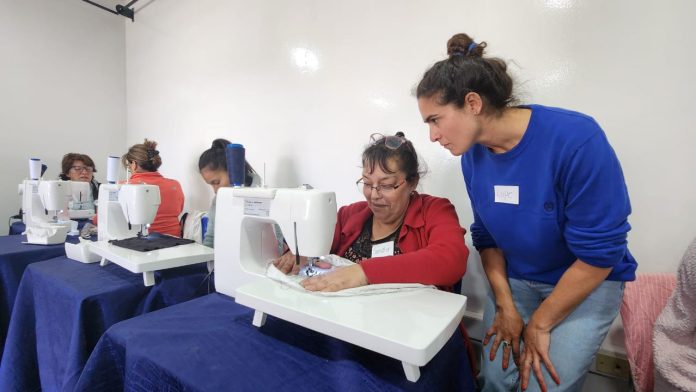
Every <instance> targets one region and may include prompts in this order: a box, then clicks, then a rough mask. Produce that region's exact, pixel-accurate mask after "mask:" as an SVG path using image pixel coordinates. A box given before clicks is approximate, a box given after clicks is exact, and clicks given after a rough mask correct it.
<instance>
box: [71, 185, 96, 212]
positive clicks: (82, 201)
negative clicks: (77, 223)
mask: <svg viewBox="0 0 696 392" xmlns="http://www.w3.org/2000/svg"><path fill="white" fill-rule="evenodd" d="M70 195H71V197H70V199H69V200H68V216H69V217H70V219H89V218H91V217H93V216H94V200H93V198H92V188H91V186H90V183H89V182H84V181H70ZM85 206H87V208H85Z"/></svg>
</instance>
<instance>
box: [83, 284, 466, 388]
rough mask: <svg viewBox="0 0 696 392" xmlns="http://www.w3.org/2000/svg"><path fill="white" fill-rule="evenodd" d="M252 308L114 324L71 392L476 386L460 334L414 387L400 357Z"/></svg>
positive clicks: (168, 313)
mask: <svg viewBox="0 0 696 392" xmlns="http://www.w3.org/2000/svg"><path fill="white" fill-rule="evenodd" d="M252 316H253V311H252V310H251V309H249V308H246V307H244V306H241V305H239V304H237V303H236V302H234V300H233V299H231V298H229V297H227V296H224V295H222V294H217V293H214V294H210V295H207V296H204V297H201V298H198V299H195V300H192V301H189V302H186V303H182V304H179V305H176V306H172V307H169V308H166V309H162V310H159V311H157V312H153V313H149V314H146V315H143V316H140V317H136V318H132V319H130V320H126V321H123V322H120V323H118V324H116V325H114V326H113V327H111V328H110V329H109V330H108V331H107V332H106V333H105V334H104V336H102V338H101V340H100V341H99V343H98V344H97V347H96V348H95V349H94V351H93V352H92V355H91V356H90V358H89V361H88V362H87V365H86V366H85V369H84V371H83V372H82V375H81V376H80V379H79V381H78V384H77V388H76V390H77V391H100V392H102V391H122V390H127V391H148V392H150V391H335V390H340V391H360V392H364V391H397V390H419V391H473V390H475V389H474V380H473V376H472V373H471V368H470V366H469V361H468V357H467V354H466V349H465V345H464V340H463V338H462V336H461V333H460V332H459V331H458V330H457V331H455V333H454V334H453V336H452V338H450V340H449V342H448V343H447V344H446V345H445V346H444V348H443V349H442V350H441V351H440V352H439V353H438V354H437V355H436V356H435V357H434V358H433V359H432V361H430V362H429V363H428V364H427V365H426V366H425V367H423V368H421V378H420V379H419V380H418V382H417V383H411V382H409V381H408V380H406V378H405V376H404V371H403V368H402V366H401V362H399V361H397V360H395V359H393V358H389V357H386V356H383V355H381V354H377V353H375V352H372V351H369V350H365V349H363V348H360V347H357V346H354V345H352V344H349V343H345V342H343V341H340V340H337V339H334V338H331V337H328V336H325V335H322V334H320V333H317V332H314V331H311V330H309V329H306V328H303V327H300V326H296V325H294V324H291V323H288V322H286V321H283V320H280V319H277V318H274V317H272V316H268V319H267V321H266V324H265V325H264V326H263V327H262V328H256V327H254V326H253V325H252V324H251V320H252Z"/></svg>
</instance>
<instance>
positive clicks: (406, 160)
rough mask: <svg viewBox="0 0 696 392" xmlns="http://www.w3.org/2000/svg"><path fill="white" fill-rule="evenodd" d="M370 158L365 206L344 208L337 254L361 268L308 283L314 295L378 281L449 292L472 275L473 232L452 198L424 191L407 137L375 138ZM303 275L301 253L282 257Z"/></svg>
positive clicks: (286, 267)
mask: <svg viewBox="0 0 696 392" xmlns="http://www.w3.org/2000/svg"><path fill="white" fill-rule="evenodd" d="M372 139H373V141H372V143H370V144H369V145H368V146H367V148H366V149H365V151H364V152H363V154H362V166H363V169H362V176H361V178H360V179H359V180H358V181H357V186H358V189H359V190H360V192H361V193H362V194H363V195H364V196H365V201H362V202H358V203H354V204H351V205H348V206H344V207H342V208H341V209H340V210H339V211H338V217H337V222H336V229H335V231H334V240H333V244H332V246H331V253H332V254H335V255H338V256H341V257H343V258H346V259H349V260H351V261H353V262H355V264H354V265H350V266H347V267H342V268H338V269H336V270H335V271H332V272H329V273H326V274H323V275H317V276H313V277H310V278H307V279H305V280H303V281H302V283H301V284H302V286H303V287H304V288H305V289H307V290H311V291H338V290H342V289H347V288H351V287H359V286H364V285H368V284H376V283H422V284H431V285H436V286H439V287H441V288H448V287H451V286H453V285H455V284H456V283H458V282H459V281H460V280H461V278H462V276H464V272H465V271H466V261H467V257H468V255H469V251H468V249H467V247H466V245H465V243H464V233H465V230H464V229H463V228H462V227H461V226H460V225H459V218H458V217H457V213H456V211H455V210H454V206H452V204H451V203H450V202H449V200H447V199H443V198H439V197H434V196H429V195H425V194H419V193H418V192H416V187H417V186H418V181H419V180H420V178H421V174H422V173H421V172H420V170H419V165H418V156H417V155H416V151H415V149H414V148H413V144H411V142H410V141H408V140H407V139H406V138H405V137H404V134H403V133H401V132H399V133H397V134H396V136H387V137H384V136H382V135H377V134H375V135H373V138H372ZM274 264H275V266H276V267H277V268H278V269H280V270H281V271H283V272H284V273H290V272H292V273H297V272H298V271H299V267H298V266H296V265H295V256H294V255H293V254H292V252H290V251H288V252H286V253H285V254H284V255H283V256H282V257H281V258H279V259H277V260H275V262H274Z"/></svg>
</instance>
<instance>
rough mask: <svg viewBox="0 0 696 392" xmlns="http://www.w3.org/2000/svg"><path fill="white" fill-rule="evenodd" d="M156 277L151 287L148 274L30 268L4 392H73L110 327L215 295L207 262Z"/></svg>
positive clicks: (4, 366) (13, 324) (66, 263)
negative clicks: (146, 278) (147, 283)
mask: <svg viewBox="0 0 696 392" xmlns="http://www.w3.org/2000/svg"><path fill="white" fill-rule="evenodd" d="M155 275H156V277H155V279H156V284H155V285H154V286H151V287H145V286H144V285H143V278H142V274H134V273H132V272H130V271H127V270H125V269H123V268H121V267H119V266H118V265H115V264H108V265H107V266H105V267H100V266H99V263H94V264H82V263H80V262H77V261H74V260H70V259H67V258H65V257H57V258H54V259H50V260H46V261H42V262H39V263H34V264H31V265H30V266H28V267H27V270H26V272H25V273H24V277H23V278H22V281H21V283H20V286H19V291H18V293H17V299H16V302H15V307H14V311H13V313H12V318H11V320H10V327H9V331H8V335H7V341H6V344H5V352H4V355H3V359H2V363H1V364H0V391H37V390H43V391H72V390H73V387H74V384H75V382H76V381H77V379H78V377H79V375H80V373H81V372H82V368H83V366H84V364H85V362H86V361H87V358H88V357H89V355H90V353H91V352H92V349H93V348H94V346H95V345H96V344H97V341H98V340H99V338H100V337H101V335H102V334H103V333H104V331H106V330H107V329H108V328H109V327H110V326H111V325H113V324H115V323H117V322H119V321H121V320H125V319H128V318H130V317H134V316H137V315H140V314H143V313H146V312H150V311H153V310H156V309H161V308H163V307H166V306H170V305H173V304H177V303H180V302H183V301H187V300H190V299H192V298H195V297H198V296H200V295H203V294H207V293H208V292H209V290H210V289H212V288H211V287H209V286H208V281H209V280H210V279H207V269H206V267H205V264H204V263H203V264H196V265H193V266H187V267H180V268H174V269H170V270H164V271H160V272H157V273H156V274H155ZM172 343H173V342H169V343H168V344H172Z"/></svg>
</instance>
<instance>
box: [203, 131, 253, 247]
mask: <svg viewBox="0 0 696 392" xmlns="http://www.w3.org/2000/svg"><path fill="white" fill-rule="evenodd" d="M228 144H230V142H229V141H227V140H225V139H215V140H213V144H212V146H210V148H209V149H207V150H205V151H203V153H202V154H201V156H200V158H199V159H198V171H199V173H201V177H203V180H204V181H205V182H206V184H208V185H210V186H211V187H213V191H214V192H215V194H216V195H217V191H218V189H219V188H220V187H226V186H230V176H229V174H228V173H227V157H226V155H225V148H227V145H228ZM244 165H245V173H244V174H245V175H244V185H245V186H260V185H261V177H260V176H259V175H258V174H257V173H256V171H255V170H254V168H253V167H251V165H250V164H249V162H246V161H245V162H244ZM216 200H217V198H213V202H212V204H211V205H210V209H209V210H208V228H207V230H206V233H205V238H204V239H203V245H205V246H209V247H211V248H212V247H214V246H215V204H216Z"/></svg>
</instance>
